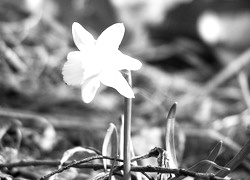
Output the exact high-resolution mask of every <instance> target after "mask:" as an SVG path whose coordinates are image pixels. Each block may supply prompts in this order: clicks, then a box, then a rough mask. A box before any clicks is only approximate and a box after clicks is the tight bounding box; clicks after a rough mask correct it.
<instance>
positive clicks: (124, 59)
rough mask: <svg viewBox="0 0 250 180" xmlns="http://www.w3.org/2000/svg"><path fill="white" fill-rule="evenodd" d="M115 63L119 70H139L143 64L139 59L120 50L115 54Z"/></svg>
mask: <svg viewBox="0 0 250 180" xmlns="http://www.w3.org/2000/svg"><path fill="white" fill-rule="evenodd" d="M113 64H114V66H115V67H116V68H117V69H118V70H123V69H127V70H139V69H140V68H141V66H142V63H141V62H140V61H139V60H137V59H135V58H132V57H130V56H128V55H125V54H123V53H122V52H120V51H118V53H116V54H115V56H114V60H113Z"/></svg>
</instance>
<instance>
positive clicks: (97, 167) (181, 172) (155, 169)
mask: <svg viewBox="0 0 250 180" xmlns="http://www.w3.org/2000/svg"><path fill="white" fill-rule="evenodd" d="M103 158H107V159H110V160H114V158H111V157H103V156H93V157H89V158H85V159H83V160H80V161H74V162H70V163H65V164H64V165H65V166H63V167H62V168H60V169H58V170H55V171H53V172H51V173H50V174H47V175H46V176H43V177H41V178H40V179H41V180H45V179H48V178H49V177H51V176H53V175H55V174H57V173H61V172H63V171H64V170H67V169H69V168H71V167H75V168H86V169H93V170H103V169H104V167H103V164H92V163H87V162H89V161H92V160H95V159H103ZM118 161H122V160H119V159H118ZM83 163H84V164H83ZM59 164H60V161H59V160H54V161H48V160H35V161H20V162H16V163H6V164H0V168H4V167H6V168H13V167H27V166H53V167H56V166H58V165H59ZM107 168H108V169H110V168H111V166H110V165H108V166H107ZM115 168H116V169H117V170H120V169H122V166H115ZM131 171H133V172H141V173H146V172H151V173H152V172H155V173H170V174H175V175H177V176H179V175H183V176H191V177H206V178H208V179H210V180H226V179H225V178H221V177H218V176H215V175H214V174H208V173H197V172H193V171H189V170H184V169H168V168H161V167H152V166H132V167H131Z"/></svg>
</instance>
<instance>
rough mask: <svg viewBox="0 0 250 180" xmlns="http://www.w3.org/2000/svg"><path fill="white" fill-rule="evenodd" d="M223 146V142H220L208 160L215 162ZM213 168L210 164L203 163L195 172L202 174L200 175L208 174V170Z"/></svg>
mask: <svg viewBox="0 0 250 180" xmlns="http://www.w3.org/2000/svg"><path fill="white" fill-rule="evenodd" d="M221 146H222V141H220V142H218V143H217V144H216V145H215V147H214V148H213V149H212V151H211V152H210V153H209V155H208V157H207V160H208V161H212V162H214V161H215V159H216V158H217V156H218V154H219V152H220V150H221ZM210 167H211V164H209V163H203V164H200V165H199V166H198V167H197V168H196V169H195V170H194V171H195V172H200V173H206V172H207V171H208V169H209V168H210Z"/></svg>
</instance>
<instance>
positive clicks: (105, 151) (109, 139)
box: [102, 123, 118, 171]
mask: <svg viewBox="0 0 250 180" xmlns="http://www.w3.org/2000/svg"><path fill="white" fill-rule="evenodd" d="M109 145H110V148H111V152H110V155H111V157H114V158H116V157H117V156H118V133H117V128H116V126H115V125H114V124H113V123H110V125H109V128H108V130H107V133H106V135H105V138H104V141H103V145H102V155H103V156H108V155H109ZM103 166H104V170H105V171H107V159H103Z"/></svg>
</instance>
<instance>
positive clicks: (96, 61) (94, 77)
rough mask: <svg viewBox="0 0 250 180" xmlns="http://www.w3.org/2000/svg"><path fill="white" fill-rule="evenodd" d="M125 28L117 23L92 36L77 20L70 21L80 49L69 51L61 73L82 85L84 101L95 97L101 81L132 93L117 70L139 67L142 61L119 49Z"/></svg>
mask: <svg viewBox="0 0 250 180" xmlns="http://www.w3.org/2000/svg"><path fill="white" fill-rule="evenodd" d="M124 32H125V28H124V25H123V24H122V23H117V24H114V25H112V26H110V27H108V28H107V29H106V30H104V31H103V32H102V33H101V35H100V36H99V37H98V38H97V39H94V37H93V36H92V35H91V34H90V33H89V32H88V31H87V30H85V29H84V28H83V27H82V26H81V25H80V24H79V23H76V22H75V23H73V25H72V34H73V40H74V42H75V45H76V46H77V48H78V49H79V51H73V52H70V53H69V54H68V56H67V59H68V60H67V62H66V63H65V65H64V67H63V70H62V74H63V79H64V81H65V82H66V83H67V84H68V85H73V86H81V90H82V100H83V101H84V102H85V103H89V102H91V101H92V100H93V99H94V97H95V94H96V92H97V89H98V88H99V87H100V84H101V83H102V84H104V85H106V86H109V87H112V88H114V89H116V90H117V91H118V92H119V93H120V94H121V95H123V96H125V97H127V98H133V97H134V93H133V90H132V88H131V87H130V86H129V84H128V83H127V81H126V80H125V78H124V77H123V76H122V74H121V72H120V70H138V69H140V68H141V66H142V64H141V62H140V61H139V60H137V59H134V58H132V57H130V56H128V55H125V54H123V53H122V52H121V51H119V50H118V48H119V45H120V43H121V41H122V39H123V36H124Z"/></svg>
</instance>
